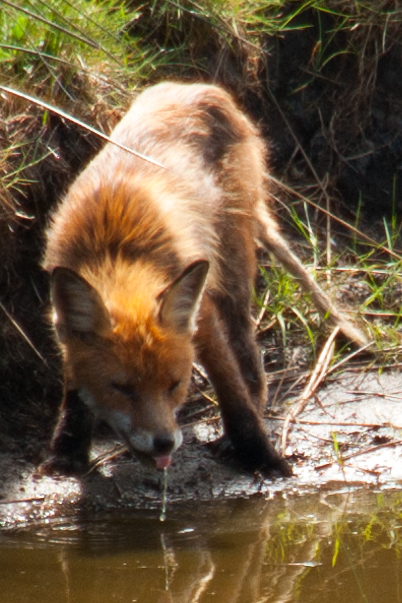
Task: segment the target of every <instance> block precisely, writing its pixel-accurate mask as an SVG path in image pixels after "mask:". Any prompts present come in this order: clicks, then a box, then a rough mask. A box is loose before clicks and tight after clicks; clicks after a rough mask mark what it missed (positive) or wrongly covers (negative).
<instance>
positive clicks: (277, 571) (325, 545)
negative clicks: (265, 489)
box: [0, 492, 402, 603]
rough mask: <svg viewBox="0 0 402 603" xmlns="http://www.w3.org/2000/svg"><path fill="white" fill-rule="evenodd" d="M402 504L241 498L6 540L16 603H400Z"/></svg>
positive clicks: (4, 592)
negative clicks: (161, 518) (162, 518)
mask: <svg viewBox="0 0 402 603" xmlns="http://www.w3.org/2000/svg"><path fill="white" fill-rule="evenodd" d="M401 502H402V496H401V495H399V493H397V492H392V493H388V494H384V495H379V494H375V493H367V492H355V493H332V494H321V495H320V494H317V495H311V496H303V497H297V496H295V497H291V498H290V499H289V500H287V501H284V500H282V499H273V500H270V501H266V500H263V499H256V500H236V501H230V502H219V503H218V502H217V503H211V504H199V505H198V506H195V505H194V506H191V507H189V506H186V507H182V508H169V507H168V513H167V519H166V521H165V522H163V523H161V522H160V521H159V520H158V513H152V512H142V513H137V512H133V511H130V512H128V511H127V512H126V513H124V514H122V513H119V514H116V513H114V514H113V515H110V516H108V517H107V516H105V515H102V517H96V518H95V517H90V516H85V515H81V516H80V517H75V518H72V519H70V520H57V521H52V522H49V523H48V524H45V525H41V526H35V527H31V528H30V529H20V530H19V531H16V532H12V533H9V532H5V533H3V534H2V535H1V539H0V564H1V565H0V566H1V572H0V601H5V602H7V603H17V602H18V603H20V602H25V601H26V602H29V603H31V602H36V601H41V602H42V603H48V602H49V603H50V602H52V603H55V602H57V603H59V602H60V603H61V602H66V603H75V602H77V603H81V602H84V601H85V603H95V602H96V603H106V602H108V603H110V602H114V601H116V602H120V601H121V602H124V603H127V602H134V601H138V602H139V603H151V602H152V603H167V602H172V603H197V602H200V603H208V602H212V601H216V602H219V603H263V602H272V603H273V602H275V603H285V602H291V603H293V602H302V603H313V602H318V601H319V602H320V603H327V602H328V603H337V602H338V601H339V603H340V602H342V603H352V602H353V603H356V602H359V601H362V602H369V603H399V602H400V603H402V562H401V558H402V555H401V553H402V530H401V521H402V514H401V508H402V507H401Z"/></svg>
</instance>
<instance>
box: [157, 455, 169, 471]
mask: <svg viewBox="0 0 402 603" xmlns="http://www.w3.org/2000/svg"><path fill="white" fill-rule="evenodd" d="M154 461H155V465H156V468H157V469H166V468H167V467H169V465H170V463H171V462H172V457H171V456H170V455H166V456H155V457H154Z"/></svg>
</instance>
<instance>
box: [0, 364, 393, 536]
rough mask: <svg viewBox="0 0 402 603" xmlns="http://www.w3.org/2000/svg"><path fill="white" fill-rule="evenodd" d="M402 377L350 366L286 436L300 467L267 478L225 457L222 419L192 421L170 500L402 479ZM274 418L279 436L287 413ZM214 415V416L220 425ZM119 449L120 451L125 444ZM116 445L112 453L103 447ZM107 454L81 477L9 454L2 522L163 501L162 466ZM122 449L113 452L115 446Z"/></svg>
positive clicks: (171, 480) (3, 463) (100, 449)
mask: <svg viewBox="0 0 402 603" xmlns="http://www.w3.org/2000/svg"><path fill="white" fill-rule="evenodd" d="M401 401H402V377H401V375H400V373H398V372H384V373H382V374H378V373H374V372H368V373H367V372H364V371H360V372H347V373H344V374H343V375H341V376H337V377H336V378H333V380H332V381H330V382H328V384H327V385H326V386H325V387H323V388H321V390H320V391H318V392H317V394H316V395H314V396H313V397H312V398H311V400H310V401H309V403H308V404H307V406H306V407H305V409H304V410H303V412H302V413H301V414H300V415H299V416H298V417H297V424H294V425H293V427H292V429H291V430H290V431H289V434H288V438H287V448H286V456H287V457H288V458H289V460H290V462H291V464H292V468H293V471H294V477H293V478H289V479H283V478H277V479H273V480H269V479H265V480H262V479H261V478H260V477H258V476H251V475H249V474H246V473H244V472H242V471H241V470H240V469H239V468H238V467H236V466H234V465H233V464H232V465H231V464H230V463H228V462H222V460H220V459H217V458H216V457H214V455H213V454H212V452H211V449H210V448H209V447H208V446H206V445H205V443H206V442H207V441H208V440H209V439H211V438H215V437H216V431H217V428H216V427H214V426H213V425H215V424H216V422H212V423H211V422H208V421H206V420H201V421H199V422H197V423H195V424H193V425H192V427H187V428H185V429H184V443H183V445H182V447H181V448H180V449H179V451H178V452H177V453H176V455H175V458H174V461H173V463H172V466H171V467H170V468H169V471H168V486H167V499H168V501H167V512H169V505H174V504H175V503H177V502H184V501H188V500H211V499H217V498H232V497H249V496H252V495H258V494H259V495H262V496H264V497H265V498H269V497H272V496H274V495H278V494H282V495H283V496H291V495H297V496H298V495H302V494H306V493H308V492H312V491H317V490H318V491H319V490H321V489H322V490H327V489H333V488H345V489H349V488H352V489H353V488H356V487H359V488H361V487H362V486H363V487H364V486H378V487H381V488H393V487H398V486H399V485H400V483H401V481H402V412H401V408H402V406H401ZM294 402H295V399H293V400H289V401H288V404H289V407H288V408H284V409H283V411H282V412H283V414H282V416H281V417H276V419H275V420H270V421H269V422H268V421H267V425H268V428H269V429H271V430H272V433H273V436H272V437H273V438H275V440H276V441H279V440H280V437H281V431H282V425H283V416H284V415H285V414H286V412H287V411H288V410H289V409H290V407H291V404H292V403H294ZM211 425H212V426H211ZM119 451H120V452H119ZM110 453H112V458H106V459H105V458H103V455H106V457H107V455H108V454H110ZM93 455H94V458H99V460H100V463H99V464H98V467H97V468H95V469H94V470H93V471H92V472H90V473H89V474H88V475H86V476H84V477H82V478H81V479H75V478H51V477H42V476H40V475H39V474H38V472H37V468H36V467H35V466H33V465H32V464H30V463H28V462H27V461H24V460H22V459H21V458H18V456H16V455H15V454H14V455H13V454H10V453H3V454H2V455H1V456H0V467H1V473H2V480H1V485H0V488H1V489H0V525H1V526H3V527H13V526H17V525H24V524H26V523H27V522H31V521H35V520H42V521H43V520H46V519H47V518H50V517H54V516H58V515H69V514H71V513H76V512H78V511H80V510H83V509H89V510H91V511H107V510H112V509H116V508H121V507H124V508H130V507H132V508H153V509H161V508H162V492H163V473H161V472H158V471H156V470H155V469H152V468H149V467H146V466H144V465H142V464H141V463H140V462H139V461H136V460H133V459H131V458H130V457H128V456H127V455H126V454H125V453H122V452H121V446H120V445H119V444H118V443H117V442H113V441H111V440H105V439H102V440H99V441H95V443H94V447H93ZM113 455H114V456H113Z"/></svg>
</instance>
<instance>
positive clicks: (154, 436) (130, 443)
mask: <svg viewBox="0 0 402 603" xmlns="http://www.w3.org/2000/svg"><path fill="white" fill-rule="evenodd" d="M109 422H110V423H111V424H112V427H113V428H114V430H115V432H116V433H117V434H118V436H119V437H120V438H121V439H122V440H123V441H124V442H125V443H126V445H127V447H128V448H129V450H130V451H131V452H134V453H140V455H146V456H147V457H150V458H152V459H153V461H154V462H155V465H156V468H157V469H164V468H166V467H169V465H170V464H171V461H172V455H173V454H174V452H176V450H177V449H178V448H179V446H180V445H181V443H182V441H183V435H182V432H181V430H180V428H179V427H178V426H177V425H174V426H169V427H167V426H165V427H160V428H159V429H157V430H156V429H146V428H140V427H135V426H132V424H131V421H130V418H129V417H128V416H127V415H124V414H123V413H120V412H116V413H113V416H111V417H110V418H109Z"/></svg>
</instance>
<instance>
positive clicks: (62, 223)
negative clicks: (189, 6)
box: [44, 83, 346, 474]
mask: <svg viewBox="0 0 402 603" xmlns="http://www.w3.org/2000/svg"><path fill="white" fill-rule="evenodd" d="M112 138H113V139H114V140H116V141H118V142H120V143H121V144H123V145H126V146H127V147H130V148H132V149H134V150H136V151H138V152H140V153H142V154H144V155H148V156H150V157H152V158H153V159H154V160H157V161H158V162H160V163H161V164H163V165H164V166H165V167H164V168H161V167H157V166H155V165H153V164H151V163H148V162H146V161H144V160H142V159H139V158H138V157H136V156H135V155H133V154H130V153H128V152H127V151H123V150H121V149H120V148H118V147H116V146H115V145H113V144H111V143H109V144H107V145H106V146H105V148H104V149H103V150H102V151H101V152H100V153H99V154H98V155H97V156H96V157H95V159H94V160H93V161H92V162H91V163H90V164H89V165H88V166H87V167H86V169H85V170H84V171H83V172H82V173H81V175H80V176H79V177H78V178H77V180H76V181H75V183H74V184H73V185H72V187H71V188H70V190H69V191H68V193H67V196H66V197H65V199H64V200H63V202H62V203H61V204H60V206H59V207H58V208H57V210H56V212H55V214H54V215H53V217H52V221H51V224H50V227H49V229H48V238H47V249H46V256H45V262H44V265H45V267H46V269H47V270H49V271H50V272H51V273H52V301H53V306H54V320H55V327H56V332H57V335H58V338H59V340H60V345H61V349H62V352H63V360H64V372H65V399H64V402H63V406H62V411H61V416H60V420H59V424H58V427H57V429H56V433H55V436H54V439H53V443H52V457H51V459H50V460H49V461H48V463H47V464H46V465H45V469H46V470H48V471H57V470H61V471H64V472H76V471H79V470H82V469H83V468H85V466H86V465H87V462H88V451H89V446H90V439H91V424H92V419H93V416H94V415H95V416H100V417H101V418H104V419H106V420H107V421H108V422H109V423H110V424H111V425H112V427H113V428H114V429H115V431H116V432H117V433H118V434H119V435H120V436H121V437H122V438H123V439H124V441H125V442H126V443H127V445H128V446H129V448H131V449H132V450H135V451H138V452H140V453H144V454H146V455H148V456H151V457H153V458H154V459H155V462H156V466H157V467H159V468H161V467H164V466H167V465H168V464H169V463H170V459H171V455H172V453H173V452H174V450H175V449H176V448H177V447H178V446H179V445H180V443H181V435H180V430H179V428H178V427H177V424H176V419H175V413H176V411H177V409H178V408H179V407H180V405H181V404H182V403H183V402H184V400H185V397H186V392H187V388H188V384H189V380H190V376H191V367H192V363H193V361H194V359H195V358H196V357H197V358H198V360H199V361H200V362H202V363H203V364H204V366H205V368H206V370H207V372H208V374H209V376H210V378H211V381H212V383H213V385H214V387H215V389H216V392H217V396H218V400H219V403H220V407H221V414H222V419H223V424H224V429H225V434H226V436H227V438H228V440H229V441H230V443H231V444H232V446H233V448H234V452H235V454H236V455H237V457H238V458H239V459H240V461H241V462H242V463H243V465H244V466H245V467H246V468H248V469H252V470H255V469H260V470H263V471H269V470H271V469H278V470H280V471H281V472H282V473H284V474H289V473H290V469H289V467H288V466H287V464H286V462H285V461H284V460H283V459H281V458H280V457H279V455H278V454H277V452H276V451H275V449H274V448H273V446H272V445H271V444H270V442H269V440H268V437H267V435H266V433H265V428H264V425H263V421H262V409H263V407H264V404H265V401H266V393H267V390H266V380H265V375H264V371H263V368H262V364H261V360H260V354H259V351H258V349H257V347H256V344H255V341H254V335H253V325H252V322H251V319H250V303H251V293H252V284H253V279H254V275H255V265H256V239H257V238H259V239H260V240H263V242H264V243H265V244H266V245H267V246H269V245H270V242H271V243H272V241H273V242H274V243H272V246H273V247H275V246H277V247H278V249H280V251H281V254H282V255H281V259H283V258H284V259H285V260H288V261H289V264H290V266H291V269H293V268H294V266H295V265H296V272H297V270H299V272H298V276H300V274H301V275H302V282H303V275H305V277H306V278H305V283H307V286H308V288H312V289H314V287H315V286H316V285H315V284H314V281H312V279H311V277H309V276H308V275H307V273H306V272H305V269H304V268H303V267H302V266H301V264H300V263H298V260H297V259H295V258H294V256H292V254H291V252H290V250H289V249H288V247H286V244H285V243H284V242H283V239H282V238H281V236H280V234H279V232H278V228H277V225H276V222H275V221H274V220H273V218H272V217H271V216H270V214H269V213H268V210H267V209H266V206H265V203H264V201H265V197H266V191H265V184H266V183H265V178H264V169H265V161H266V157H265V149H264V145H263V143H262V141H261V139H260V138H259V136H258V133H257V130H256V128H255V127H254V126H253V125H252V123H251V122H250V121H249V120H248V119H247V118H246V117H245V116H244V114H243V113H242V112H241V111H239V109H238V108H237V107H236V105H235V104H234V102H233V100H232V99H231V97H230V96H229V95H228V94H227V93H226V92H225V91H224V90H222V89H220V88H218V87H215V86H208V85H201V84H199V85H198V84H193V85H181V84H171V83H166V84H160V85H158V86H154V87H151V88H149V89H148V90H146V91H145V92H144V93H142V94H141V95H140V96H139V97H138V98H137V99H136V101H135V102H134V103H133V105H132V107H131V108H130V110H129V111H128V113H127V114H126V116H125V117H124V118H123V119H122V121H121V122H120V123H119V124H118V126H117V127H116V129H115V130H114V132H113V133H112ZM263 208H264V209H263ZM274 251H275V249H274ZM289 258H290V259H289ZM303 271H304V272H303ZM322 295H323V297H321V298H320V299H321V301H322V303H323V306H325V305H326V300H327V298H326V297H325V295H324V294H322ZM323 300H324V301H323ZM329 307H330V306H329V301H328V308H329ZM331 311H332V309H331ZM345 324H346V323H345Z"/></svg>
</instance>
